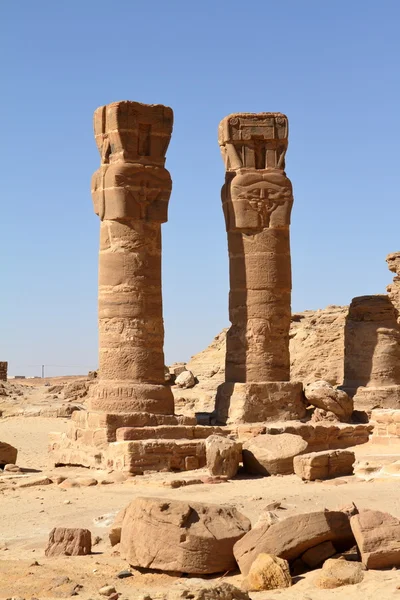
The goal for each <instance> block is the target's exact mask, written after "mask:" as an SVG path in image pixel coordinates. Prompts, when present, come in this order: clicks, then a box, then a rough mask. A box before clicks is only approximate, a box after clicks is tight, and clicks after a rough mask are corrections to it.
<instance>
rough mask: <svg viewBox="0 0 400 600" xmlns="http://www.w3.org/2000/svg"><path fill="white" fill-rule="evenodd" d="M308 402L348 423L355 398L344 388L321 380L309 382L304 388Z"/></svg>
mask: <svg viewBox="0 0 400 600" xmlns="http://www.w3.org/2000/svg"><path fill="white" fill-rule="evenodd" d="M304 394H305V397H306V398H307V400H308V402H309V403H310V404H312V405H313V406H316V407H317V408H322V409H323V410H325V411H328V412H332V413H333V414H335V415H336V416H337V417H338V418H339V419H340V420H341V421H342V422H344V423H346V422H348V421H349V420H350V418H351V413H352V412H353V409H354V406H353V400H352V399H351V398H350V396H348V395H347V394H346V392H344V391H343V390H338V389H336V388H335V387H333V385H331V384H330V383H328V382H327V381H323V380H319V381H314V382H313V383H309V384H308V385H306V386H305V388H304Z"/></svg>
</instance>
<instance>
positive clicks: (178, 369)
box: [168, 363, 191, 377]
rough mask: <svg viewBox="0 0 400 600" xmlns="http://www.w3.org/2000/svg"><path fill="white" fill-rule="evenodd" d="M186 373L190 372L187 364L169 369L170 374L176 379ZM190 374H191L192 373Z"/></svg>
mask: <svg viewBox="0 0 400 600" xmlns="http://www.w3.org/2000/svg"><path fill="white" fill-rule="evenodd" d="M185 371H188V369H187V368H186V363H174V364H173V365H171V366H170V367H169V369H168V372H169V373H170V374H171V375H174V376H175V377H178V376H179V375H180V374H181V373H184V372H185ZM188 372H189V373H190V372H191V371H188Z"/></svg>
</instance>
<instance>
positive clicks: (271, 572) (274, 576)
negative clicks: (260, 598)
mask: <svg viewBox="0 0 400 600" xmlns="http://www.w3.org/2000/svg"><path fill="white" fill-rule="evenodd" d="M291 585H292V578H291V576H290V569H289V563H288V561H287V560H284V559H283V558H279V557H278V556H273V555H272V554H265V553H261V554H259V555H258V556H257V558H256V559H255V561H254V562H253V564H252V565H251V568H250V571H249V573H248V575H247V577H245V579H244V580H243V584H242V587H243V589H245V590H247V591H249V592H262V591H263V590H276V589H280V588H287V587H290V586H291Z"/></svg>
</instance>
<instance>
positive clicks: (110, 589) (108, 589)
mask: <svg viewBox="0 0 400 600" xmlns="http://www.w3.org/2000/svg"><path fill="white" fill-rule="evenodd" d="M116 591H117V590H116V589H115V587H114V586H113V585H104V586H103V587H102V588H100V589H99V594H100V595H101V596H111V594H115V593H116Z"/></svg>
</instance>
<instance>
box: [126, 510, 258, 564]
mask: <svg viewBox="0 0 400 600" xmlns="http://www.w3.org/2000/svg"><path fill="white" fill-rule="evenodd" d="M250 527H251V524H250V521H249V519H248V518H247V517H245V516H244V515H242V514H241V513H240V512H239V511H238V510H237V509H236V508H234V507H231V506H219V505H215V504H205V503H200V502H189V501H180V500H170V499H161V498H136V499H135V500H133V502H131V504H130V505H129V506H128V507H127V509H126V514H125V517H124V520H123V523H122V529H121V555H122V556H124V557H125V559H126V560H127V561H128V562H129V564H130V565H132V566H134V567H143V568H147V569H148V568H152V569H160V570H161V571H179V572H182V573H194V574H199V575H205V574H207V573H219V572H225V571H228V570H231V569H234V568H235V567H236V562H235V558H234V556H233V546H234V544H235V542H237V541H238V540H239V539H240V538H241V537H243V535H244V534H245V533H247V532H248V531H249V530H250Z"/></svg>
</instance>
